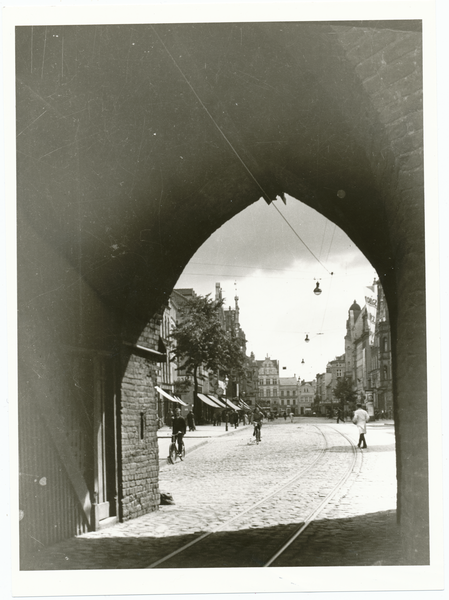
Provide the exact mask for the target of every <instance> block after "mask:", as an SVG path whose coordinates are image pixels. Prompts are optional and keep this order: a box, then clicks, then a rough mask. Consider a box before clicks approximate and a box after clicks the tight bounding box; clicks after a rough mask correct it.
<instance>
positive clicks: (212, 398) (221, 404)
mask: <svg viewBox="0 0 449 600" xmlns="http://www.w3.org/2000/svg"><path fill="white" fill-rule="evenodd" d="M208 396H209V398H210V399H211V400H213V401H214V402H215V403H216V404H218V406H221V408H226V405H225V403H224V402H222V401H221V400H219V399H218V398H216V397H215V396H212V394H208Z"/></svg>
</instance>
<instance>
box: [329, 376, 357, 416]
mask: <svg viewBox="0 0 449 600" xmlns="http://www.w3.org/2000/svg"><path fill="white" fill-rule="evenodd" d="M334 397H335V398H336V399H337V400H338V401H339V403H340V407H341V409H342V410H343V409H344V406H345V404H349V405H351V404H354V403H355V402H356V400H357V392H355V391H354V390H353V387H352V378H351V377H348V376H347V375H345V376H344V377H340V378H339V379H338V381H337V385H336V386H335V388H334Z"/></svg>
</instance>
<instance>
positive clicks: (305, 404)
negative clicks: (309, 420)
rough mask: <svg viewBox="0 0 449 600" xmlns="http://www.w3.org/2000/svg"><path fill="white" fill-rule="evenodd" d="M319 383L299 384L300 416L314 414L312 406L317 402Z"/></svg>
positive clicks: (306, 382)
mask: <svg viewBox="0 0 449 600" xmlns="http://www.w3.org/2000/svg"><path fill="white" fill-rule="evenodd" d="M316 390H317V382H316V380H315V379H314V380H313V381H304V379H303V380H302V381H301V382H299V383H298V414H299V415H307V414H310V413H311V412H312V406H313V403H314V400H315V396H316Z"/></svg>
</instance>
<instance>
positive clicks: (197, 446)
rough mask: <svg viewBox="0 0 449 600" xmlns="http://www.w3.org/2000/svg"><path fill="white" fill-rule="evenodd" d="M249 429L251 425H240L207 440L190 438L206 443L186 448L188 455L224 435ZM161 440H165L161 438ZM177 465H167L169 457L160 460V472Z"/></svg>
mask: <svg viewBox="0 0 449 600" xmlns="http://www.w3.org/2000/svg"><path fill="white" fill-rule="evenodd" d="M247 427H251V425H242V426H240V425H239V427H237V429H233V430H232V431H224V432H223V433H219V434H217V435H213V436H208V437H207V438H206V439H204V438H194V437H191V438H189V439H191V440H193V439H204V441H202V442H200V443H199V444H195V445H194V446H191V447H190V448H186V455H187V454H189V453H190V452H193V451H194V450H196V449H197V448H201V446H205V445H206V444H208V443H209V442H210V440H212V439H214V438H217V437H223V436H224V435H232V434H233V433H237V431H239V430H240V431H241V430H242V429H246V428H247ZM167 437H168V436H167ZM160 439H164V438H162V437H161V438H160ZM175 464H177V463H175ZM175 464H172V465H171V464H169V463H167V457H165V458H159V470H160V469H161V468H162V467H174V466H175Z"/></svg>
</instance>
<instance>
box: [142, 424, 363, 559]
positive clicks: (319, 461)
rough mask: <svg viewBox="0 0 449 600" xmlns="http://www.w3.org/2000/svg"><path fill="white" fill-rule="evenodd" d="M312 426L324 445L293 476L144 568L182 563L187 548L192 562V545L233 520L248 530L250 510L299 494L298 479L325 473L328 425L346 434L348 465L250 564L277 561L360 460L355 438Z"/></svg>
mask: <svg viewBox="0 0 449 600" xmlns="http://www.w3.org/2000/svg"><path fill="white" fill-rule="evenodd" d="M314 427H315V428H316V429H318V431H319V432H320V434H321V435H322V437H323V441H324V444H323V447H322V448H320V449H319V450H318V451H317V456H316V457H315V458H314V459H313V460H312V462H311V463H309V464H308V465H307V466H306V467H304V468H303V469H301V470H300V471H299V472H297V473H296V474H295V475H294V476H293V477H289V478H288V479H286V480H284V481H283V482H281V483H280V484H278V485H277V486H276V487H275V488H274V489H272V490H271V491H270V492H269V493H268V494H265V495H264V496H263V497H262V498H260V499H259V500H257V501H256V502H254V503H252V504H251V505H250V506H247V507H246V508H244V509H243V510H241V511H240V512H239V513H238V514H236V515H234V516H232V517H231V518H229V519H227V520H226V521H225V522H223V523H221V524H220V525H218V526H216V527H213V528H212V529H211V530H210V531H207V532H205V533H203V534H201V535H200V536H198V537H196V538H194V539H193V540H191V541H189V542H188V543H186V544H183V545H182V546H180V547H179V548H176V549H175V550H173V551H172V552H170V553H168V554H167V555H165V556H163V557H161V558H160V559H158V560H156V561H154V562H153V563H151V564H150V565H149V566H148V567H146V568H148V569H153V568H157V567H160V566H161V565H163V566H164V567H168V568H173V562H176V560H175V561H174V560H173V559H176V557H178V560H179V559H181V563H184V560H183V557H182V556H181V555H183V553H186V551H187V550H190V552H189V553H188V556H189V558H190V561H189V562H192V554H191V553H192V549H193V547H195V552H199V554H201V553H204V548H205V547H207V543H208V542H211V541H212V540H216V539H217V536H219V535H220V534H221V535H222V536H225V535H226V534H228V535H229V533H230V531H231V532H232V531H233V533H235V531H236V530H235V529H232V528H235V526H236V524H238V523H239V522H240V524H241V527H242V528H243V529H245V527H247V528H248V530H249V531H251V530H250V528H251V527H254V526H253V525H245V519H248V518H250V517H251V515H252V513H255V512H256V511H257V510H258V509H261V507H264V506H265V507H266V508H265V510H276V509H278V504H279V500H280V498H281V497H282V495H283V494H288V493H296V495H298V487H299V486H300V484H301V482H302V481H303V480H304V478H305V477H306V476H308V475H312V474H313V473H315V472H318V473H320V469H321V472H322V473H326V469H327V467H328V463H329V461H330V456H329V455H330V454H331V453H330V450H332V446H330V443H329V435H328V433H329V432H328V429H330V430H332V431H333V432H334V434H335V433H337V434H339V436H342V437H343V438H345V440H346V441H347V442H349V446H348V447H349V448H350V449H351V460H349V464H348V466H347V467H346V468H344V469H343V472H342V473H336V476H337V480H336V482H335V483H333V484H332V486H331V488H330V489H328V488H329V485H327V486H323V488H324V489H321V488H320V489H319V490H316V495H318V500H317V501H315V502H314V505H313V507H311V508H310V509H309V510H307V511H306V512H305V513H304V514H303V515H302V516H301V517H300V526H299V527H298V526H295V528H294V530H293V531H291V530H292V527H291V526H289V527H287V529H288V534H286V535H285V536H284V538H283V539H282V541H277V542H276V549H275V551H274V550H273V549H272V550H271V551H270V552H271V554H270V556H268V557H264V559H263V561H260V559H257V564H256V565H251V566H261V567H269V566H271V565H273V563H275V562H276V561H278V560H279V558H280V557H281V556H282V554H283V553H284V552H285V551H286V550H287V549H288V548H290V547H291V546H292V544H294V543H295V542H296V541H297V539H298V538H299V537H300V536H301V534H302V533H303V532H304V530H305V529H306V528H307V527H308V526H309V525H310V524H311V523H313V522H314V521H315V520H316V518H317V517H318V515H319V514H320V513H321V512H322V511H323V510H324V508H325V507H326V506H327V505H328V504H329V502H330V501H331V500H332V499H333V498H334V497H335V496H336V495H337V494H338V493H339V491H341V490H342V488H343V486H344V485H345V484H346V482H347V481H348V480H349V478H350V477H351V475H352V474H353V473H354V472H355V467H356V463H357V457H358V456H360V460H362V457H361V454H359V453H357V450H356V447H355V444H354V442H353V441H352V440H351V439H350V438H349V437H348V436H347V435H345V434H344V433H342V432H341V431H338V429H335V428H334V427H332V426H330V425H329V426H326V429H323V428H322V427H317V426H316V425H314ZM334 434H333V435H334ZM327 457H329V458H327ZM360 466H361V465H360ZM336 471H338V469H336ZM333 475H334V473H332V476H333ZM287 501H288V498H287ZM284 502H285V499H284ZM270 503H271V504H270ZM230 528H231V529H230ZM226 529H228V532H226ZM229 530H230V531H229ZM248 535H249V534H248ZM252 535H253V536H254V535H256V536H257V531H256V530H255V529H253V530H252ZM264 553H266V552H265V548H264ZM184 556H186V554H184ZM196 566H200V565H198V564H197V565H196ZM201 566H207V565H203V564H202V565H201ZM227 566H228V565H227ZM236 566H237V565H236ZM239 566H246V565H239ZM248 566H250V565H248Z"/></svg>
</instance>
